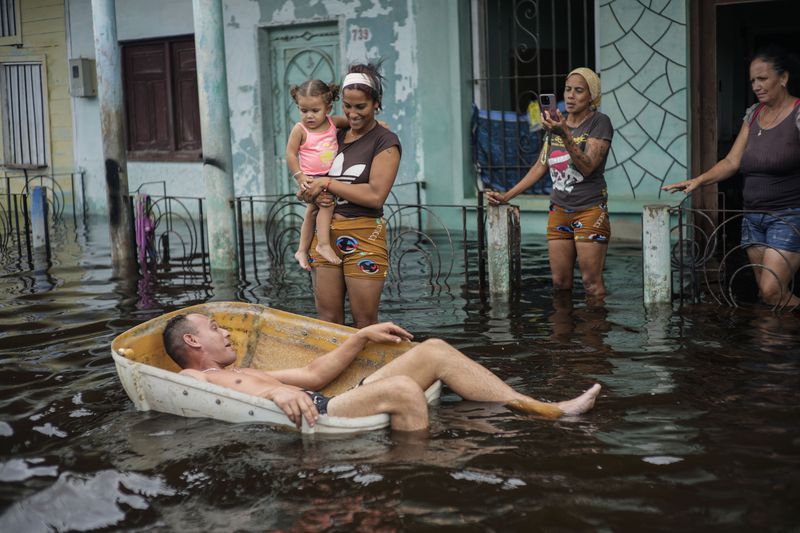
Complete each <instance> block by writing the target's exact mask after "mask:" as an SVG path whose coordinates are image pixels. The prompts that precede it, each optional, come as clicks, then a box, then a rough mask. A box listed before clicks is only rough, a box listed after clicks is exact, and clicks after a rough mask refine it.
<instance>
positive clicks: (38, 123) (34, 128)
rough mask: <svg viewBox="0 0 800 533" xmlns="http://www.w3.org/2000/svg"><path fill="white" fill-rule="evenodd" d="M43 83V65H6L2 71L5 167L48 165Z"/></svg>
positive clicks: (0, 72) (1, 91)
mask: <svg viewBox="0 0 800 533" xmlns="http://www.w3.org/2000/svg"><path fill="white" fill-rule="evenodd" d="M43 82H44V80H43V76H42V64H41V63H35V62H28V63H4V64H2V68H0V97H1V98H2V111H0V114H2V119H3V154H4V161H3V162H4V164H5V165H6V166H9V167H15V166H16V167H22V166H25V167H44V166H47V153H48V150H47V129H46V128H47V121H46V117H45V105H46V103H45V97H44V95H45V91H44V86H43V85H42V84H43Z"/></svg>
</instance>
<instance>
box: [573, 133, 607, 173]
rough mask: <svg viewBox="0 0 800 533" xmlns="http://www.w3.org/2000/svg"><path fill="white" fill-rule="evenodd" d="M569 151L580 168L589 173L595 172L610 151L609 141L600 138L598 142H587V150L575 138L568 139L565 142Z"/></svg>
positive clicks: (582, 171) (581, 170)
mask: <svg viewBox="0 0 800 533" xmlns="http://www.w3.org/2000/svg"><path fill="white" fill-rule="evenodd" d="M564 145H565V147H566V149H567V151H568V152H569V154H570V157H572V161H573V163H574V164H575V166H576V167H577V168H578V170H579V171H580V172H581V173H582V174H584V175H588V174H591V173H592V172H594V170H595V169H596V168H597V166H598V165H599V164H600V162H601V161H602V160H603V158H604V157H605V156H606V153H608V147H609V143H608V142H607V141H601V140H598V141H596V142H590V141H587V142H586V151H584V150H581V149H580V147H579V146H578V145H577V143H576V142H575V141H574V140H573V139H568V140H566V142H565V143H564Z"/></svg>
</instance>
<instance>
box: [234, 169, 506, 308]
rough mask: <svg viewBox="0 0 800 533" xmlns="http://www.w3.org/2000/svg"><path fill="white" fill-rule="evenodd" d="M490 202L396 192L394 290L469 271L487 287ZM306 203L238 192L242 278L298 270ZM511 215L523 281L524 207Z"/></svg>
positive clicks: (390, 212) (388, 211)
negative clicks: (410, 198)
mask: <svg viewBox="0 0 800 533" xmlns="http://www.w3.org/2000/svg"><path fill="white" fill-rule="evenodd" d="M412 184H413V185H415V186H416V187H417V190H416V194H415V197H416V198H421V192H420V189H421V186H422V185H421V184H420V183H412ZM412 184H409V185H412ZM482 202H483V195H482V194H481V193H479V198H478V204H477V205H472V206H459V205H447V204H425V205H423V204H421V203H419V202H417V203H401V202H398V201H397V197H396V195H395V193H394V191H393V192H392V193H391V194H390V197H389V201H388V202H387V203H386V204H385V205H384V218H385V220H386V223H387V242H388V245H389V258H390V259H389V260H390V268H389V275H388V277H387V280H386V287H387V290H389V291H390V292H391V291H401V290H402V286H403V284H404V283H405V282H407V281H410V280H411V279H412V278H413V279H414V280H420V279H422V280H424V281H425V282H426V283H427V285H428V286H429V287H430V288H431V291H438V290H442V289H444V288H447V287H449V286H450V284H451V283H452V282H453V281H454V279H455V276H459V283H461V281H460V280H461V278H463V287H465V288H468V287H470V286H472V285H474V286H475V287H476V289H477V290H478V291H480V292H484V291H485V290H486V289H487V286H486V282H487V281H486V246H485V238H484V232H485V216H486V214H485V209H484V207H483V205H482ZM305 205H306V204H304V203H302V202H300V201H299V200H297V199H296V198H295V196H294V195H292V194H289V195H282V196H279V195H272V196H241V197H238V198H236V220H237V242H238V253H239V270H240V272H239V277H240V279H241V280H242V281H245V282H249V281H254V282H256V283H262V282H263V281H264V280H265V279H267V278H269V279H270V280H280V282H282V283H285V282H287V278H291V277H293V276H294V275H296V273H297V272H298V268H295V259H294V252H295V251H296V250H297V247H298V244H299V240H300V226H301V225H302V221H303V214H304V210H305ZM511 222H512V228H514V230H513V231H512V250H514V252H513V253H512V255H511V259H512V264H513V270H512V280H513V281H516V282H518V281H519V271H520V265H519V263H520V254H519V241H520V231H519V214H518V211H516V216H515V217H514V220H512V221H511ZM453 227H458V229H457V230H453V229H452V228H453ZM472 239H474V242H475V244H474V245H473V244H472V242H473V240H472ZM293 273H295V274H293Z"/></svg>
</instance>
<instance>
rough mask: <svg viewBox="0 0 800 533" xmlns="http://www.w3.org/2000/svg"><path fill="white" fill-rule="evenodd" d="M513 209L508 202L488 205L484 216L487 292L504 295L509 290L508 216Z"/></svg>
mask: <svg viewBox="0 0 800 533" xmlns="http://www.w3.org/2000/svg"><path fill="white" fill-rule="evenodd" d="M512 210H513V207H511V206H510V205H508V204H501V205H497V206H495V205H490V206H489V207H488V211H487V216H486V234H487V241H488V242H487V244H486V249H487V254H488V262H489V292H490V293H492V294H496V295H505V294H508V293H509V291H510V283H511V279H510V268H509V266H510V263H511V252H510V250H509V247H510V242H509V241H510V231H509V227H508V226H509V224H508V217H509V215H510V213H511V211H512Z"/></svg>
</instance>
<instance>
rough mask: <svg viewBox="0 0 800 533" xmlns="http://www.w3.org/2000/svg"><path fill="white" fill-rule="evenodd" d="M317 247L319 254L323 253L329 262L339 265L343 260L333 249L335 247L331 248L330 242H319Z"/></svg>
mask: <svg viewBox="0 0 800 533" xmlns="http://www.w3.org/2000/svg"><path fill="white" fill-rule="evenodd" d="M316 249H317V253H318V254H319V255H321V256H322V257H323V258H325V260H326V261H327V262H328V263H330V264H332V265H338V264H339V263H341V262H342V260H341V259H339V256H338V255H336V252H334V251H333V248H331V246H330V244H327V245H323V244H319V243H317V248H316Z"/></svg>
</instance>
